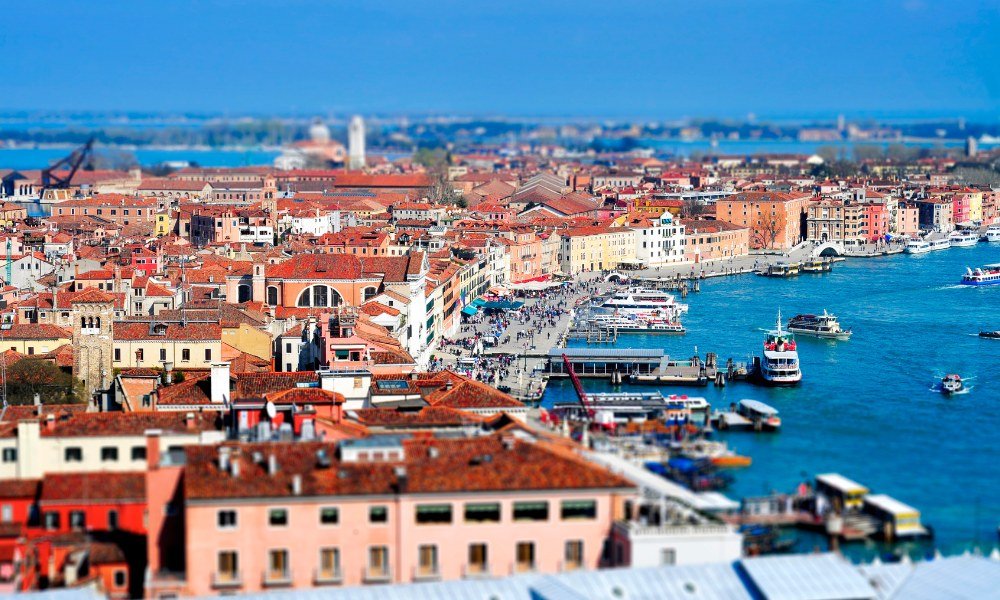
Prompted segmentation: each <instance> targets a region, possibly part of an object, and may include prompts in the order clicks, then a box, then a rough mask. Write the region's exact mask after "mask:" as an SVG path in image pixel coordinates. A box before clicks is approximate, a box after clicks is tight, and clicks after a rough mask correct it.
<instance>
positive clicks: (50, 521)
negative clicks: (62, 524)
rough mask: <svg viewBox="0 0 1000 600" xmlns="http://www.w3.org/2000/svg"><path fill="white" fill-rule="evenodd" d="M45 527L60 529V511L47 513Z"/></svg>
mask: <svg viewBox="0 0 1000 600" xmlns="http://www.w3.org/2000/svg"><path fill="white" fill-rule="evenodd" d="M45 528H46V529H48V530H54V529H59V513H57V512H54V511H49V512H47V513H45Z"/></svg>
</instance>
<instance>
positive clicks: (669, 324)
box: [592, 315, 687, 334]
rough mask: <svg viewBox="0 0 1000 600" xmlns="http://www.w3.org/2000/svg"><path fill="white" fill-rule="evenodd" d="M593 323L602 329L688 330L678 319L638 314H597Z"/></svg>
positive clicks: (639, 331)
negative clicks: (648, 316)
mask: <svg viewBox="0 0 1000 600" xmlns="http://www.w3.org/2000/svg"><path fill="white" fill-rule="evenodd" d="M592 321H593V323H594V324H595V325H596V326H597V327H599V328H600V329H616V330H618V331H623V332H638V333H678V334H680V333H685V332H686V331H687V330H686V329H684V326H683V325H681V323H680V321H678V320H676V319H663V318H655V317H650V318H644V317H641V316H638V315H628V316H625V315H596V316H595V317H594V318H593V320H592Z"/></svg>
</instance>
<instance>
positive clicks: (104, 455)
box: [101, 446, 118, 462]
mask: <svg viewBox="0 0 1000 600" xmlns="http://www.w3.org/2000/svg"><path fill="white" fill-rule="evenodd" d="M117 461H118V448H116V447H114V446H105V447H103V448H101V462H117Z"/></svg>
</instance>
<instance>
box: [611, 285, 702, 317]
mask: <svg viewBox="0 0 1000 600" xmlns="http://www.w3.org/2000/svg"><path fill="white" fill-rule="evenodd" d="M600 307H601V308H602V309H604V310H607V311H612V312H614V311H617V312H618V313H619V314H643V315H649V316H659V317H662V316H668V317H669V316H675V315H678V314H681V313H685V312H687V309H688V307H687V304H681V303H679V302H677V301H676V300H674V297H673V296H671V295H670V294H667V293H664V292H660V291H657V290H647V289H645V288H641V287H632V288H628V289H626V290H624V291H621V292H618V293H616V294H615V295H613V296H611V297H610V298H608V299H607V300H606V301H605V302H604V303H603V304H601V306H600Z"/></svg>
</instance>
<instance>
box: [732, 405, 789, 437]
mask: <svg viewBox="0 0 1000 600" xmlns="http://www.w3.org/2000/svg"><path fill="white" fill-rule="evenodd" d="M736 412H737V413H739V414H741V415H743V416H744V417H746V418H747V419H750V420H751V421H753V424H754V429H769V430H771V431H777V430H778V428H779V427H781V417H779V416H778V410H777V409H776V408H774V407H773V406H770V405H768V404H764V403H763V402H761V401H759V400H740V402H739V404H737V405H736Z"/></svg>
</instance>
